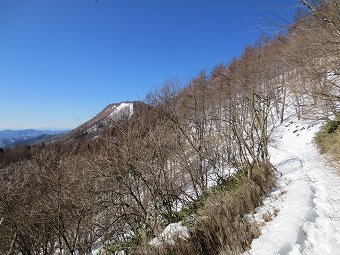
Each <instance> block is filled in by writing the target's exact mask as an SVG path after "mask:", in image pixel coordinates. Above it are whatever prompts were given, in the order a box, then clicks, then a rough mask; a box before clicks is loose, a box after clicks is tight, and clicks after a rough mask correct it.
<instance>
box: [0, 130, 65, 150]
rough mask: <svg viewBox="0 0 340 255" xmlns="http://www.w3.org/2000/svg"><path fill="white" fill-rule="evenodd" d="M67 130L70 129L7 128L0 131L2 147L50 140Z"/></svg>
mask: <svg viewBox="0 0 340 255" xmlns="http://www.w3.org/2000/svg"><path fill="white" fill-rule="evenodd" d="M67 132H68V130H37V129H23V130H12V129H5V130H1V131H0V147H2V148H6V147H13V146H17V145H25V144H34V143H37V142H42V141H45V140H50V138H52V137H56V136H58V135H61V134H65V133H67Z"/></svg>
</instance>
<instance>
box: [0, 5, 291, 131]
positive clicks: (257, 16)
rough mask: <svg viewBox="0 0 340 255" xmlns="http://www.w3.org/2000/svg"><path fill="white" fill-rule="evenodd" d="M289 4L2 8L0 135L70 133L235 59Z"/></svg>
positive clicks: (288, 15)
mask: <svg viewBox="0 0 340 255" xmlns="http://www.w3.org/2000/svg"><path fill="white" fill-rule="evenodd" d="M294 5H296V1H294V0H286V1H284V0H271V1H270V0H259V1H256V0H254V1H252V0H237V1H225V0H224V1H223V0H120V1H118V0H117V1H115V0H99V1H95V0H0V129H5V128H14V129H19V128H42V127H57V128H73V127H75V126H77V125H78V124H80V123H81V122H84V121H86V120H88V119H89V118H91V117H92V116H94V115H95V114H96V113H98V112H99V111H100V110H101V109H102V108H104V107H105V106H106V105H108V104H110V103H113V102H120V101H125V100H142V99H144V97H145V95H146V94H147V92H149V91H151V90H153V89H154V88H156V87H160V86H161V85H162V84H163V82H165V81H166V80H169V79H174V78H175V79H179V80H181V81H186V80H189V79H190V78H191V77H193V76H194V75H196V74H197V73H198V72H199V71H200V70H202V69H203V70H206V71H208V72H209V71H210V70H211V68H212V67H213V66H214V65H216V64H218V63H221V62H224V63H228V61H229V60H230V59H231V58H232V57H234V56H239V55H240V53H241V52H242V50H243V48H244V47H245V46H247V45H250V44H252V43H254V42H255V41H256V40H257V39H258V38H259V36H260V35H261V34H263V33H268V32H270V31H272V30H273V24H274V23H276V22H280V21H279V20H277V19H276V18H275V17H274V16H272V15H270V14H269V13H268V12H267V11H266V10H264V9H263V8H262V7H261V6H265V7H266V8H268V9H270V10H271V11H273V12H275V13H277V14H280V15H281V16H282V17H284V18H286V19H288V20H292V17H293V14H294V9H293V7H294Z"/></svg>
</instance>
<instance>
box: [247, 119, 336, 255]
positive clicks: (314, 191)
mask: <svg viewBox="0 0 340 255" xmlns="http://www.w3.org/2000/svg"><path fill="white" fill-rule="evenodd" d="M319 128H320V124H319V123H314V124H313V123H307V122H304V121H298V120H297V119H296V118H294V117H291V118H290V119H288V120H286V122H285V123H284V124H283V125H281V126H280V127H278V128H277V129H276V131H275V132H276V133H275V136H276V137H277V144H276V145H274V146H272V148H271V149H270V154H271V162H272V163H273V164H274V165H275V167H276V168H277V176H278V188H277V189H274V190H273V191H272V194H271V196H270V197H267V198H266V199H265V200H264V204H263V206H261V207H260V208H258V209H257V211H256V213H255V214H254V215H248V217H249V218H250V220H251V221H254V222H255V223H256V224H257V225H258V226H260V230H261V235H260V237H259V238H257V239H255V240H253V242H252V245H251V250H250V251H248V252H246V253H245V254H252V255H257V254H258V255H266V254H280V255H283V254H292V255H293V254H305V255H307V254H310V255H314V254H320V255H327V254H340V174H339V173H336V171H337V169H336V167H334V166H332V165H330V163H329V162H328V161H327V159H326V158H325V157H323V156H322V155H320V154H319V152H318V150H317V148H316V147H315V146H314V144H313V143H312V139H313V137H314V134H315V132H317V131H318V130H319Z"/></svg>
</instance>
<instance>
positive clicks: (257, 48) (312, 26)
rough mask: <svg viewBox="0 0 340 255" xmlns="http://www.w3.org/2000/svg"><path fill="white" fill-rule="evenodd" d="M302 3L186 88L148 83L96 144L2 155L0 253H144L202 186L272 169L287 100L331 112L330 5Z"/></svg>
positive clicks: (333, 49)
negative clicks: (281, 30) (279, 28)
mask: <svg viewBox="0 0 340 255" xmlns="http://www.w3.org/2000/svg"><path fill="white" fill-rule="evenodd" d="M301 4H302V5H303V6H304V14H303V15H301V16H299V17H298V18H297V20H296V22H295V23H294V24H292V25H291V26H290V27H289V28H287V33H286V34H284V35H277V36H275V37H274V38H262V39H260V40H259V41H258V42H257V43H256V44H255V45H254V46H251V47H247V48H246V49H245V50H244V52H243V54H242V55H241V56H240V57H239V58H238V59H235V60H233V61H232V62H231V63H229V64H225V65H224V64H220V65H217V66H216V67H215V68H214V69H213V70H212V71H211V73H207V72H203V71H202V72H200V73H199V74H198V75H197V77H195V78H193V79H192V80H191V81H190V82H189V83H188V84H187V85H186V86H185V87H184V88H183V87H180V86H178V84H176V83H175V82H168V83H166V84H165V85H164V87H163V88H161V89H160V90H157V91H154V92H151V93H150V94H149V95H148V96H147V99H146V101H145V104H147V105H148V106H149V107H145V108H144V109H143V110H142V111H140V112H138V114H134V115H133V116H131V117H129V118H128V117H122V118H121V119H119V120H117V121H116V122H115V123H114V125H112V126H110V127H108V128H107V129H106V130H105V131H104V132H102V134H101V137H100V139H98V141H97V142H96V143H97V144H96V145H95V146H94V148H95V149H92V150H87V151H86V150H83V151H80V152H77V151H74V150H71V149H70V148H68V147H67V146H63V145H62V144H59V145H58V144H56V145H53V146H40V147H39V148H36V149H35V150H30V152H29V156H27V157H23V158H20V160H15V159H14V158H15V156H11V157H7V158H6V162H5V161H3V158H5V156H4V153H5V152H4V151H2V152H0V153H1V155H0V194H1V196H0V254H7V255H10V254H23V255H34V254H35V255H38V254H39V255H40V254H43V255H50V254H91V252H92V251H93V250H94V249H97V248H99V247H103V248H105V249H107V250H108V251H111V252H114V251H118V250H125V251H126V252H127V253H131V254H135V253H136V254H137V253H138V252H139V253H141V254H142V248H141V247H142V246H143V245H148V243H147V240H151V239H152V238H153V237H155V236H156V235H157V233H159V231H160V230H161V229H162V228H164V226H166V225H167V224H169V223H172V222H177V221H179V220H181V218H180V217H181V216H180V215H179V211H180V210H181V209H182V208H183V207H185V206H187V205H190V204H192V203H194V202H196V201H197V200H199V199H200V197H202V196H204V195H205V194H206V193H208V192H209V189H210V188H211V187H212V186H214V185H217V184H219V183H221V182H222V181H223V180H226V179H228V178H229V177H230V176H231V175H232V174H237V173H240V172H246V176H247V178H252V176H253V171H255V172H256V171H257V169H258V168H261V167H263V166H270V158H269V155H268V146H269V143H270V141H271V132H272V128H273V127H274V126H275V125H278V124H279V123H281V122H282V121H283V119H284V113H285V111H286V107H287V106H288V105H289V106H290V107H293V108H294V110H295V111H296V113H297V114H298V115H299V116H300V117H301V118H303V117H311V115H312V117H314V118H315V117H317V118H328V117H329V116H331V115H334V114H339V107H340V104H339V103H340V88H339V75H340V66H339V63H340V62H339V60H340V6H339V2H338V1H337V0H322V1H321V0H320V1H312V0H310V1H309V0H306V1H304V0H302V1H301ZM311 113H312V114H311ZM14 155H15V154H14ZM20 155H23V154H20ZM12 161H13V163H12V164H9V163H8V162H12ZM267 170H268V169H267ZM271 171H273V169H271ZM269 175H270V174H269ZM267 191H268V187H266V189H264V190H263V192H262V191H261V192H262V193H261V192H259V196H261V195H263V194H264V192H267ZM127 244H129V245H128V246H127ZM183 254H185V253H183Z"/></svg>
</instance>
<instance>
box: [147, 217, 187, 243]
mask: <svg viewBox="0 0 340 255" xmlns="http://www.w3.org/2000/svg"><path fill="white" fill-rule="evenodd" d="M176 237H179V238H182V239H187V238H189V231H188V228H187V227H186V226H183V225H182V222H177V223H171V224H169V225H167V226H166V227H165V229H164V230H163V232H162V233H161V234H159V235H158V237H155V238H154V239H152V240H151V241H150V245H154V246H159V245H162V244H164V243H167V244H174V243H175V241H174V238H176Z"/></svg>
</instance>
